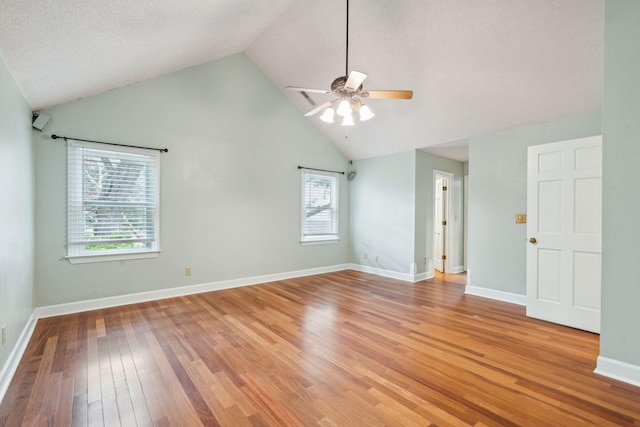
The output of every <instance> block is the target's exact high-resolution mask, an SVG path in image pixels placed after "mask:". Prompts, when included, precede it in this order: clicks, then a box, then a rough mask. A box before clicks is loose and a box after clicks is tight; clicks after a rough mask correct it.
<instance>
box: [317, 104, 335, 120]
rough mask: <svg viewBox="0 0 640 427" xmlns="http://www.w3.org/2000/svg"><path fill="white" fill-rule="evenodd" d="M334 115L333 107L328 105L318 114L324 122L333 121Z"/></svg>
mask: <svg viewBox="0 0 640 427" xmlns="http://www.w3.org/2000/svg"><path fill="white" fill-rule="evenodd" d="M334 116H335V111H334V109H333V108H331V107H329V108H327V109H326V110H324V113H322V115H321V116H320V120H322V121H323V122H325V123H333V117H334Z"/></svg>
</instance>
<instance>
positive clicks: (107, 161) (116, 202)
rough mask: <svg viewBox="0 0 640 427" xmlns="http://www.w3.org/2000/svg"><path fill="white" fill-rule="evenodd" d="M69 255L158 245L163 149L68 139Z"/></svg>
mask: <svg viewBox="0 0 640 427" xmlns="http://www.w3.org/2000/svg"><path fill="white" fill-rule="evenodd" d="M67 149H68V154H67V155H68V158H67V160H68V165H67V173H68V183H67V197H68V211H67V217H68V230H67V243H68V256H69V257H70V258H71V257H74V256H87V255H105V254H127V253H139V252H150V251H158V250H159V236H158V230H159V224H158V221H159V212H158V211H159V209H158V207H159V200H158V199H159V192H158V190H159V166H160V165H159V161H160V159H159V157H160V156H159V153H158V152H154V151H149V150H141V149H136V148H128V147H118V148H116V149H112V148H111V147H109V148H104V146H102V145H99V144H91V143H84V142H82V143H80V142H71V141H69V142H68V147H67Z"/></svg>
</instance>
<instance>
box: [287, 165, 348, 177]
mask: <svg viewBox="0 0 640 427" xmlns="http://www.w3.org/2000/svg"><path fill="white" fill-rule="evenodd" d="M298 169H307V170H310V171H318V172H330V173H340V174H342V175H344V172H339V171H328V170H326V169H314V168H306V167H304V166H298Z"/></svg>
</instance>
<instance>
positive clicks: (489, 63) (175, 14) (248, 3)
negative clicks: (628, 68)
mask: <svg viewBox="0 0 640 427" xmlns="http://www.w3.org/2000/svg"><path fill="white" fill-rule="evenodd" d="M350 1H351V12H350V14H351V16H350V18H351V19H350V28H349V30H350V42H349V49H350V52H349V53H350V55H349V56H350V58H349V68H350V70H358V71H362V72H365V73H367V74H368V75H369V77H368V78H367V80H366V81H365V83H364V87H365V89H411V90H413V91H414V98H413V99H412V100H409V101H407V100H382V99H375V100H369V101H368V102H367V103H368V104H369V105H370V107H371V108H372V109H373V110H374V112H375V113H376V117H375V118H373V119H372V120H370V121H368V122H364V123H357V124H356V126H355V127H352V128H348V131H347V132H345V128H343V127H341V126H339V125H337V124H333V125H329V124H326V123H323V122H321V121H320V120H319V119H318V118H317V117H316V118H312V119H309V120H312V121H313V122H314V123H315V124H316V126H317V127H318V128H319V129H320V130H321V131H322V132H323V133H324V134H325V135H326V137H327V138H328V139H330V140H331V141H332V142H333V143H334V144H335V145H336V146H337V147H338V148H339V149H340V150H341V151H342V152H343V153H344V154H345V156H347V157H348V158H350V159H354V160H355V159H362V158H367V157H373V156H379V155H384V154H390V153H396V152H402V151H408V150H412V149H424V150H425V151H429V152H434V153H436V154H439V155H443V156H447V157H452V158H457V159H458V160H465V159H466V158H467V157H466V156H467V154H466V141H467V140H468V139H469V138H472V137H476V136H479V135H484V134H488V133H492V132H496V131H500V130H504V129H509V128H514V127H518V126H524V125H529V124H534V123H540V122H544V121H548V120H553V119H556V118H559V117H565V116H569V115H572V114H578V113H582V112H588V111H596V110H599V109H600V108H601V104H602V75H603V39H604V0H535V1H531V0H402V1H388V0H350ZM344 42H345V0H323V1H317V0H213V1H212V0H180V1H177V0H136V1H129V0H110V1H109V2H102V1H97V0H84V1H77V0H39V1H38V2H34V1H25V0H0V54H2V56H3V58H4V60H5V62H6V64H7V66H8V67H9V69H10V71H11V72H12V74H13V76H14V78H15V79H16V81H17V83H18V85H19V86H20V87H21V89H22V91H23V92H24V95H25V97H26V99H27V101H28V102H29V104H30V105H31V107H32V109H33V110H40V109H43V108H46V107H49V106H53V105H56V104H60V103H64V102H67V101H70V100H73V99H77V98H82V97H86V96H90V95H94V94H98V93H102V92H105V91H108V90H111V89H114V88H118V87H123V86H126V85H129V84H131V83H134V82H137V81H141V80H145V79H148V78H152V77H155V76H158V75H161V74H166V73H170V72H173V71H176V70H180V69H183V68H186V67H189V66H192V65H196V64H200V63H204V62H207V61H211V60H215V59H218V58H221V57H224V56H227V55H230V54H233V53H237V52H242V51H244V52H246V53H247V55H248V56H249V57H250V58H251V59H252V60H253V61H254V62H255V63H256V64H257V65H258V66H259V67H260V68H261V69H262V70H263V72H264V73H265V74H266V75H267V76H269V78H270V79H271V80H272V81H273V82H274V83H275V84H276V85H277V86H278V87H281V88H283V87H284V86H287V85H293V86H304V87H311V88H319V89H328V88H329V86H330V84H331V82H332V81H333V79H335V78H336V77H338V76H341V75H344V71H345V46H344ZM285 93H286V95H287V96H288V97H289V98H290V99H291V100H292V102H293V103H294V104H295V105H296V106H298V108H299V109H300V111H301V114H302V112H305V111H307V110H310V109H311V108H312V107H311V105H310V104H309V103H308V101H306V100H305V99H304V98H303V97H302V96H301V95H300V94H299V93H296V92H289V91H285ZM310 95H311V96H312V98H313V99H314V101H316V102H317V103H322V102H324V101H326V100H328V99H330V98H327V95H321V94H310Z"/></svg>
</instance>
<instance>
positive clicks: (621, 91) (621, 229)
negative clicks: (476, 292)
mask: <svg viewBox="0 0 640 427" xmlns="http://www.w3.org/2000/svg"><path fill="white" fill-rule="evenodd" d="M639 23H640V2H638V1H637V0H616V1H607V2H606V3H605V44H604V46H605V58H604V59H605V68H604V103H603V113H602V131H603V143H602V146H603V171H602V174H603V192H602V194H603V199H602V203H603V206H604V212H603V217H602V332H601V336H600V356H604V357H608V358H611V359H615V360H617V361H620V362H625V363H629V364H632V365H635V366H637V367H640V339H639V338H638V337H639V336H640V335H639V334H638V326H639V325H640V309H639V307H640V272H639V271H638V268H637V265H636V264H637V263H638V260H639V259H640V243H638V242H640V227H639V226H638V223H637V222H636V218H635V214H634V212H635V211H636V207H638V208H639V209H640V190H639V186H638V182H639V179H638V175H637V170H638V159H639V158H640V103H639V100H640V25H639ZM639 369H640V368H639Z"/></svg>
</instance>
